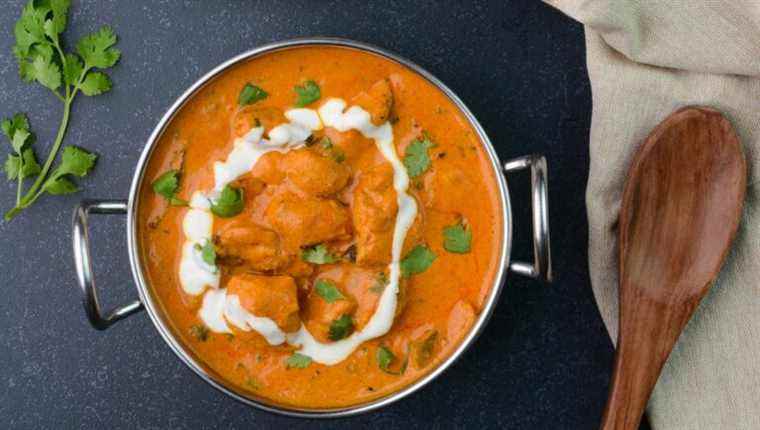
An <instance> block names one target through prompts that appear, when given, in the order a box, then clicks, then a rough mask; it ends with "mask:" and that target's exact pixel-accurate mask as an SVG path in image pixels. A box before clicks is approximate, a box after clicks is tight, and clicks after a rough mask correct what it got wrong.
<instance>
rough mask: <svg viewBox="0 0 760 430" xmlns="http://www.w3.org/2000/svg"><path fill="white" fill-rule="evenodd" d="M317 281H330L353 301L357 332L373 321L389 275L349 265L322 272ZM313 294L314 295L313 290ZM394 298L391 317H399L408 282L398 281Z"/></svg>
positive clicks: (308, 307)
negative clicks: (394, 305) (371, 319)
mask: <svg viewBox="0 0 760 430" xmlns="http://www.w3.org/2000/svg"><path fill="white" fill-rule="evenodd" d="M320 279H329V280H330V281H331V282H332V283H333V284H335V285H336V286H338V288H339V289H340V291H341V292H342V293H343V295H344V296H346V297H349V298H350V299H351V300H352V301H353V302H355V304H356V308H355V310H352V312H353V319H354V324H355V328H356V330H361V329H362V328H364V326H365V325H366V324H367V323H368V322H369V320H370V318H372V315H374V313H375V310H377V304H378V302H379V301H380V296H381V295H382V293H383V291H385V288H387V286H388V276H387V273H385V272H384V271H383V270H378V269H367V268H362V267H357V266H356V265H353V264H349V263H340V264H336V265H335V266H333V267H331V268H330V269H328V270H326V271H324V272H322V273H321V274H320ZM312 294H314V292H313V291H312ZM396 297H397V302H396V313H395V315H394V316H395V317H398V316H399V315H400V314H401V313H402V312H403V310H404V308H405V307H406V303H407V283H406V281H405V280H401V282H400V284H399V290H398V292H397V296H396ZM309 309H310V305H309V304H308V302H307V305H306V310H307V314H308V312H310V311H309ZM320 312H322V311H320ZM312 314H313V315H317V314H318V313H317V312H313V313H312ZM339 316H340V315H338V317H339ZM307 319H308V318H307ZM333 320H334V318H333V319H329V318H328V321H333Z"/></svg>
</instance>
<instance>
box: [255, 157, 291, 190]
mask: <svg viewBox="0 0 760 430" xmlns="http://www.w3.org/2000/svg"><path fill="white" fill-rule="evenodd" d="M283 157H284V154H283V153H281V152H277V151H272V152H267V153H266V154H264V155H262V156H261V158H259V161H257V162H256V164H255V165H254V166H253V169H251V175H252V176H253V177H254V178H257V179H259V180H260V181H262V182H264V183H265V184H267V185H278V184H280V183H282V181H283V180H285V172H284V171H283V170H282V167H281V166H282V164H281V163H282V159H283Z"/></svg>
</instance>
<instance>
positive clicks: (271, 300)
mask: <svg viewBox="0 0 760 430" xmlns="http://www.w3.org/2000/svg"><path fill="white" fill-rule="evenodd" d="M227 295H228V296H238V298H239V299H240V305H241V306H242V307H243V308H244V309H245V310H247V311H248V312H250V313H251V314H253V315H254V316H257V317H265V318H269V319H271V320H272V321H274V322H275V323H276V324H277V326H278V327H280V329H282V330H283V331H285V332H294V331H296V330H298V328H299V327H300V326H301V320H300V317H299V309H300V308H299V306H298V291H297V287H296V283H295V281H293V278H291V277H290V276H261V275H251V274H240V275H236V276H233V277H232V278H230V281H229V282H228V283H227Z"/></svg>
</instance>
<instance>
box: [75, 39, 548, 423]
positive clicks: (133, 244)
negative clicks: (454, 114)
mask: <svg viewBox="0 0 760 430" xmlns="http://www.w3.org/2000/svg"><path fill="white" fill-rule="evenodd" d="M304 46H336V47H343V48H348V49H355V50H358V51H362V52H369V53H372V54H376V55H379V56H381V57H384V58H386V59H388V60H390V61H394V62H396V63H399V64H401V65H403V66H406V67H407V68H409V69H411V70H413V71H415V72H416V73H418V74H419V75H421V76H422V77H424V78H425V79H427V81H428V82H430V83H432V84H433V85H435V86H436V87H438V89H440V90H441V91H443V92H444V93H445V94H446V95H447V96H448V98H449V99H450V100H451V102H452V103H454V104H455V105H456V106H457V107H458V108H459V110H460V111H461V112H462V113H463V114H464V115H465V117H466V118H467V119H468V121H469V122H470V124H471V125H472V127H473V128H474V129H475V130H476V131H477V133H478V136H479V138H480V141H481V142H482V144H483V146H484V147H485V149H486V152H487V153H488V156H489V158H490V160H491V168H492V169H493V172H494V177H495V178H497V181H498V185H499V187H498V188H499V194H500V196H499V197H500V200H501V212H502V217H503V229H502V231H503V233H502V236H503V237H502V238H501V256H500V258H499V268H498V271H497V273H496V277H495V278H494V280H493V286H492V287H491V291H490V293H489V295H488V298H487V300H486V302H485V305H484V307H483V310H482V311H481V313H480V315H479V316H478V319H477V321H476V322H475V324H474V325H473V327H472V329H471V330H470V332H469V333H468V334H467V336H466V337H465V338H464V339H463V340H462V341H461V343H460V345H459V346H458V347H457V349H456V350H455V351H454V352H453V353H452V354H451V355H450V356H449V357H447V358H446V359H445V360H444V361H443V362H442V363H440V364H439V365H438V367H436V368H435V369H433V370H432V371H431V372H430V373H428V374H427V375H425V376H424V377H422V378H420V379H419V380H417V381H415V382H414V383H412V384H411V385H409V386H407V387H405V388H403V389H401V390H399V391H397V392H395V393H392V394H389V395H388V396H385V397H382V398H379V399H377V400H374V401H371V402H367V403H363V404H358V405H354V406H347V407H341V408H332V409H304V408H295V407H290V406H282V405H278V404H275V403H270V402H267V401H266V400H262V399H259V398H253V397H249V396H246V395H245V394H243V393H241V392H238V391H237V390H236V388H235V387H233V386H232V385H231V384H229V383H228V382H227V381H224V380H223V379H221V378H219V377H218V376H216V375H213V374H211V373H209V372H207V371H206V370H205V369H204V367H203V365H202V364H201V363H199V362H198V360H196V359H195V358H194V357H193V355H192V354H191V353H190V352H189V350H188V348H186V347H185V346H184V345H183V344H182V342H180V341H179V340H178V339H177V337H175V336H174V334H173V333H172V332H171V330H169V324H168V323H167V321H166V316H165V315H163V314H162V312H161V310H160V308H159V306H158V305H157V303H156V299H155V298H154V296H153V293H152V292H151V288H150V286H149V285H148V283H147V281H146V279H145V276H144V273H143V267H142V262H141V258H140V250H139V247H138V238H137V234H138V232H137V208H138V207H139V205H140V188H141V185H142V183H143V181H144V180H145V169H146V166H147V165H148V160H149V159H150V157H151V154H152V153H153V150H154V149H155V147H156V144H157V142H158V141H159V138H160V137H161V135H162V133H163V132H164V130H165V129H166V126H167V125H168V124H169V122H170V121H171V120H172V118H173V117H174V115H175V114H176V113H177V112H178V111H179V110H180V109H181V108H182V107H183V106H184V104H185V103H186V102H187V101H188V100H189V99H190V98H192V97H193V95H195V94H196V93H197V92H198V90H200V89H201V88H202V87H203V86H204V85H206V84H207V83H209V82H210V81H211V80H213V79H214V78H215V77H217V76H218V75H220V74H222V73H224V72H225V71H226V70H227V69H229V68H231V67H233V66H235V65H237V64H238V63H241V62H244V61H246V60H249V59H251V58H254V57H258V56H261V55H266V54H268V53H271V52H274V51H280V50H284V49H292V48H298V47H304ZM523 169H530V172H531V204H532V211H533V217H532V219H533V262H532V263H528V262H521V261H511V259H510V252H511V249H512V234H513V226H512V207H511V204H510V197H509V189H508V187H507V181H506V177H505V175H506V173H508V172H513V171H518V170H523ZM90 214H120V215H126V216H127V238H126V239H127V249H128V251H129V260H130V264H131V267H132V276H133V278H134V282H135V285H136V286H137V292H138V294H139V300H136V301H134V302H132V303H129V304H127V305H124V306H119V307H116V308H114V309H111V310H108V311H105V312H104V311H103V310H102V309H101V307H100V303H99V301H98V293H97V290H96V288H95V280H94V275H93V269H92V261H91V258H90V250H89V241H90V239H89V234H88V230H87V218H88V216H89V215H90ZM73 247H74V262H75V265H76V273H77V279H78V283H79V287H80V289H81V291H82V294H83V304H84V309H85V312H86V314H87V318H88V319H89V321H90V323H91V324H92V325H93V327H95V328H96V329H98V330H104V329H106V328H108V327H110V326H111V325H112V324H114V323H116V322H117V321H119V320H121V319H123V318H126V317H128V316H130V315H132V314H134V313H136V312H138V311H140V310H143V309H145V310H147V311H148V315H149V316H150V319H151V320H152V321H153V324H154V325H155V326H156V329H157V330H158V332H159V333H160V334H161V337H163V339H164V341H166V343H167V345H169V347H170V348H171V349H172V350H173V351H174V353H175V354H176V355H177V357H179V359H180V360H182V362H184V363H185V364H186V365H187V366H188V367H189V368H190V369H192V370H193V372H195V373H196V374H197V375H198V376H200V377H201V378H202V379H203V380H204V381H206V382H208V383H209V384H210V385H211V386H213V387H215V388H216V389H218V390H220V391H222V392H224V393H225V394H227V395H229V396H230V397H232V398H234V399H237V400H239V401H241V402H243V403H245V404H248V405H250V406H253V407H256V408H259V409H263V410H265V411H269V412H273V413H278V414H282V415H287V416H294V417H307V418H330V417H345V416H350V415H356V414H360V413H363V412H368V411H372V410H375V409H379V408H381V407H383V406H387V405H389V404H391V403H394V402H396V401H398V400H401V399H403V398H404V397H406V396H408V395H409V394H411V393H413V392H415V391H417V390H419V389H421V388H422V387H424V386H425V385H427V384H428V383H430V382H431V381H432V380H433V379H435V378H437V377H438V376H439V375H440V374H441V373H443V372H444V371H445V370H446V369H448V368H449V367H450V366H451V365H452V364H453V363H454V362H455V361H456V360H458V359H459V358H460V357H461V356H462V354H463V353H464V352H465V350H467V348H469V347H470V345H472V343H473V342H474V341H475V339H476V338H477V337H478V335H479V334H480V333H481V332H482V331H483V328H484V327H485V325H486V323H487V322H488V320H489V318H490V316H491V314H492V313H493V309H494V307H495V305H496V303H497V301H498V298H499V294H500V293H501V288H502V285H503V284H504V278H505V276H506V271H507V268H509V270H511V271H512V272H515V273H517V274H519V275H523V276H527V277H530V278H534V279H538V280H542V281H545V282H549V281H550V280H551V256H550V255H551V254H550V247H549V219H548V192H547V169H546V159H545V158H544V157H543V156H540V155H528V156H524V157H520V158H516V159H513V160H509V161H507V162H506V163H504V164H502V163H501V162H500V161H499V158H498V156H497V155H496V151H495V150H494V148H493V145H492V144H491V141H490V140H489V139H488V136H487V135H486V133H485V132H484V131H483V128H482V127H481V126H480V124H479V123H478V121H477V120H476V119H475V116H474V115H473V114H472V112H470V110H469V109H467V107H466V106H465V105H464V103H463V102H462V100H460V99H459V97H457V96H456V94H454V92H453V91H451V90H450V89H449V88H448V87H447V86H446V85H444V84H443V83H442V82H441V81H439V80H438V79H437V78H435V77H434V76H433V75H431V74H430V73H428V72H427V71H425V70H424V69H422V68H421V67H419V66H418V65H416V64H414V63H412V62H411V61H409V60H407V59H405V58H402V57H399V56H398V55H396V54H393V53H391V52H388V51H386V50H384V49H381V48H378V47H375V46H371V45H367V44H365V43H360V42H355V41H353V40H347V39H336V38H307V39H295V40H288V41H283V42H277V43H272V44H269V45H265V46H262V47H259V48H256V49H252V50H250V51H247V52H245V53H243V54H240V55H238V56H236V57H234V58H232V59H230V60H228V61H226V62H224V63H222V64H221V65H219V66H218V67H216V68H214V69H213V70H211V71H210V72H208V73H207V74H206V75H204V76H203V77H201V78H200V79H199V80H198V81H196V82H195V83H194V84H193V85H192V86H191V87H190V88H188V89H187V91H185V92H184V93H183V94H182V95H181V96H180V97H179V98H178V99H177V101H175V102H174V104H172V106H171V108H169V110H168V111H167V112H166V114H164V116H163V118H161V121H159V123H158V124H157V125H156V127H155V129H154V130H153V132H152V133H151V135H150V138H149V139H148V142H147V143H146V145H145V149H143V152H142V155H141V156H140V159H139V161H138V163H137V168H136V169H135V173H134V178H133V180H132V186H131V188H130V190H129V196H128V198H127V199H126V200H83V201H82V202H81V203H80V204H79V205H78V206H77V207H76V209H75V211H74V219H73Z"/></svg>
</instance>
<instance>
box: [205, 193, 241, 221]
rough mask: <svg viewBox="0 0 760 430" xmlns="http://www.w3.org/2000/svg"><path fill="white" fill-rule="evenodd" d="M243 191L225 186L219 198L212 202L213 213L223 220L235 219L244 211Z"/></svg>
mask: <svg viewBox="0 0 760 430" xmlns="http://www.w3.org/2000/svg"><path fill="white" fill-rule="evenodd" d="M244 207H245V201H244V200H243V190H242V189H238V188H232V187H231V186H229V185H225V186H224V188H222V193H221V194H220V195H219V198H218V199H216V200H215V201H212V202H211V212H212V213H213V214H214V215H216V216H218V217H222V218H230V217H233V216H235V215H237V214H239V213H240V212H242V211H243V208H244Z"/></svg>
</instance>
